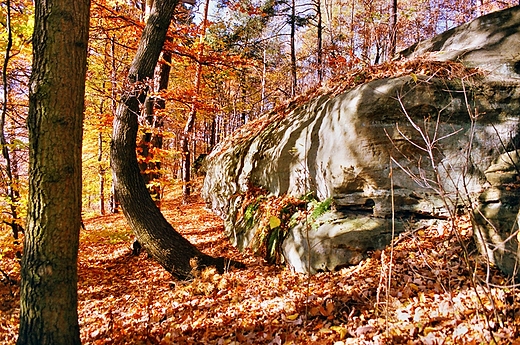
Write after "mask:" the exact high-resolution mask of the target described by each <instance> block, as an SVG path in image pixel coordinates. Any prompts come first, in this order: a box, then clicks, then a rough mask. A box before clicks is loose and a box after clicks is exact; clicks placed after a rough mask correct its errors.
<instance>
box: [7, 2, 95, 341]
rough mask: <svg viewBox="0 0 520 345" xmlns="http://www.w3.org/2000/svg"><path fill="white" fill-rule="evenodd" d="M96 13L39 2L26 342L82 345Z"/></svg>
mask: <svg viewBox="0 0 520 345" xmlns="http://www.w3.org/2000/svg"><path fill="white" fill-rule="evenodd" d="M89 9H90V1H89V0H76V1H68V0H37V1H35V26H34V34H33V40H32V42H33V67H32V75H31V82H30V90H29V116H28V119H27V124H28V128H29V145H30V154H29V175H30V184H29V210H28V220H27V232H26V235H25V239H24V254H23V259H22V271H21V276H22V283H21V290H20V299H21V307H20V331H19V337H18V342H17V343H18V344H19V345H22V344H23V345H28V344H35V345H36V344H38V345H42V344H48V345H61V344H63V345H73V344H80V338H79V326H78V314H77V255H78V245H79V231H80V226H81V141H82V121H83V109H84V100H83V99H84V93H85V74H86V57H87V42H88V28H89V12H90V10H89ZM64 136H66V137H67V140H64Z"/></svg>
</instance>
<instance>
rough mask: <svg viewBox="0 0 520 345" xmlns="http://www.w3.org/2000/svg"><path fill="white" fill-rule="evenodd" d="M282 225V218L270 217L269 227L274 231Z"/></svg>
mask: <svg viewBox="0 0 520 345" xmlns="http://www.w3.org/2000/svg"><path fill="white" fill-rule="evenodd" d="M281 224H282V221H281V220H280V218H278V217H276V216H271V217H269V227H270V228H271V230H272V229H275V228H278V227H279V226H280V225H281Z"/></svg>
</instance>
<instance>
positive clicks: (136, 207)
mask: <svg viewBox="0 0 520 345" xmlns="http://www.w3.org/2000/svg"><path fill="white" fill-rule="evenodd" d="M176 4H177V1H171V0H156V1H154V6H153V8H152V11H151V13H150V16H149V18H148V21H147V23H146V26H145V28H144V31H143V34H142V37H141V40H140V42H139V46H138V48H137V53H136V56H135V58H134V60H133V62H132V65H131V66H130V71H129V75H128V81H127V85H128V86H127V89H126V91H125V92H124V94H123V95H122V97H121V103H120V105H119V107H118V109H117V112H116V114H115V117H114V128H113V134H112V138H113V139H112V144H111V152H110V153H111V158H112V159H111V166H112V171H113V179H114V184H115V190H116V196H117V198H118V200H119V202H120V204H121V208H122V210H123V213H124V214H125V217H126V219H127V221H128V223H129V224H130V226H131V228H132V230H133V231H134V234H135V235H136V238H137V240H138V241H139V242H140V244H141V245H142V246H143V248H144V249H145V250H146V251H147V252H148V253H149V254H150V255H151V256H152V257H153V258H154V259H156V260H157V261H158V262H159V263H160V264H161V265H162V266H163V267H164V268H165V269H166V270H167V271H169V272H170V273H171V274H172V275H174V276H176V277H177V278H181V279H184V278H188V277H190V276H191V273H192V270H193V268H194V267H195V266H198V267H204V266H216V267H217V268H218V270H219V271H221V272H222V271H223V270H224V268H225V264H226V262H225V260H224V258H213V257H210V256H208V255H206V254H204V253H202V252H201V251H199V250H198V249H197V248H196V247H195V246H193V245H192V244H191V243H190V242H189V241H188V240H186V239H185V238H184V237H182V236H181V235H180V234H179V233H178V232H176V231H175V230H174V229H173V227H172V226H171V225H170V224H169V223H168V221H167V220H166V219H165V218H164V216H163V215H162V213H161V211H160V210H159V208H158V207H157V206H156V205H155V203H154V202H153V200H152V198H151V197H150V194H149V193H148V190H147V188H146V185H145V183H144V180H143V177H142V176H141V173H140V171H139V166H138V163H137V156H136V137H137V129H138V119H137V116H138V114H139V111H140V104H142V103H143V102H144V101H145V99H146V95H147V91H148V90H147V86H146V84H145V81H146V80H147V79H151V78H153V72H154V68H155V65H156V64H157V60H158V58H159V55H160V53H161V50H162V46H163V44H164V41H165V37H166V33H167V30H168V26H169V24H170V20H171V17H172V14H173V11H174V9H175V6H176Z"/></svg>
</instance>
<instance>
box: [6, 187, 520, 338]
mask: <svg viewBox="0 0 520 345" xmlns="http://www.w3.org/2000/svg"><path fill="white" fill-rule="evenodd" d="M204 206H205V205H204V202H203V201H202V200H201V199H200V196H199V195H194V196H192V203H191V204H190V205H183V204H182V202H181V195H180V192H179V191H176V192H175V193H171V194H170V196H169V199H168V200H166V201H164V202H163V213H164V214H165V216H166V217H167V218H168V219H169V220H170V221H171V223H172V225H173V226H174V228H175V229H176V230H177V231H179V232H180V233H181V234H183V235H184V236H185V237H186V238H188V239H189V240H190V241H191V242H192V243H194V244H195V245H197V246H198V247H199V248H200V249H201V250H203V251H205V252H206V253H208V254H210V255H214V256H227V257H229V258H232V259H234V260H239V261H242V262H244V263H245V264H246V265H247V268H246V269H243V270H232V271H229V272H226V273H224V274H218V273H217V272H216V271H215V270H213V269H207V270H204V271H201V272H197V273H196V274H195V278H194V279H193V280H192V281H178V280H175V279H173V278H172V277H171V276H170V274H169V273H167V272H166V271H165V270H164V269H162V268H161V267H160V266H159V265H158V264H157V263H155V262H154V261H153V260H152V259H151V258H149V257H148V256H147V254H146V253H142V254H141V255H140V256H138V257H135V256H132V255H131V249H130V247H129V245H130V242H131V240H132V238H133V236H132V234H131V232H130V230H129V228H128V226H127V224H126V221H125V220H124V218H123V216H122V215H121V214H115V215H107V216H100V217H94V218H91V219H87V220H85V226H86V230H84V231H82V234H81V244H80V252H79V260H78V265H79V282H78V293H79V307H78V313H79V323H80V329H81V339H82V343H83V344H96V345H98V344H160V345H167V344H218V345H226V344H227V345H236V344H280V345H281V344H287V345H289V344H309V343H312V344H333V345H345V344H520V327H519V325H520V304H519V295H518V290H517V289H516V287H515V286H514V285H512V286H507V284H510V282H508V281H507V279H506V278H505V277H504V276H503V275H501V274H500V273H499V272H498V271H497V270H496V269H494V268H493V267H488V265H486V263H485V262H482V261H481V259H480V257H479V256H478V255H476V252H475V250H474V247H475V245H474V244H473V242H472V234H471V224H470V222H469V221H468V220H467V219H465V218H464V217H460V218H458V219H457V220H456V222H455V225H456V226H455V228H454V230H451V228H446V225H445V224H444V225H442V224H440V225H438V226H432V227H430V228H424V229H421V230H419V231H415V232H408V233H404V234H402V235H401V236H400V237H399V238H396V239H395V240H394V243H393V248H392V247H389V248H387V249H385V250H382V251H380V250H379V251H374V252H373V253H371V254H370V255H369V257H368V258H367V259H365V260H363V261H362V262H361V263H359V264H358V265H356V266H351V267H346V268H342V269H341V270H339V271H337V272H322V273H318V274H316V275H314V276H310V277H309V276H306V275H304V274H298V273H294V272H292V271H291V270H290V269H289V268H286V267H282V266H275V265H269V264H267V263H266V262H265V261H264V260H263V259H261V258H259V257H255V256H253V255H252V254H251V253H248V252H246V253H240V252H239V251H238V250H237V249H236V248H234V247H232V246H231V245H230V243H229V242H228V241H227V240H226V238H225V236H224V233H223V230H224V229H223V222H222V220H221V219H220V218H219V217H217V216H215V215H213V214H212V213H210V212H209V211H208V210H206V209H205V207H204ZM455 232H456V233H455ZM456 235H457V236H456ZM460 239H462V241H461V240H460ZM8 242H9V241H8V240H7V239H6V238H2V252H1V258H2V259H1V261H0V269H2V273H0V274H1V275H2V276H1V277H0V294H1V302H0V344H14V343H15V341H16V334H17V328H18V322H19V307H18V299H19V291H18V290H19V279H20V278H19V263H18V261H17V259H16V255H15V254H16V250H17V248H15V246H13V245H12V244H9V243H8ZM11 242H12V241H11ZM461 243H462V244H461ZM4 244H5V245H4ZM18 249H19V248H18ZM392 251H393V252H392ZM389 273H391V276H390V277H389ZM7 277H9V279H7ZM13 282H14V283H13Z"/></svg>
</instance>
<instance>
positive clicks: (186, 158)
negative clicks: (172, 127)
mask: <svg viewBox="0 0 520 345" xmlns="http://www.w3.org/2000/svg"><path fill="white" fill-rule="evenodd" d="M209 1H210V0H206V2H205V5H204V17H203V19H202V34H201V36H200V47H199V51H198V53H197V70H196V72H195V83H194V84H195V96H194V97H193V103H192V104H191V109H190V113H189V115H188V119H187V120H186V125H185V126H184V131H183V132H182V140H181V147H182V148H181V150H182V182H183V188H182V200H183V202H184V203H185V204H187V203H189V200H188V197H189V196H190V194H191V185H190V184H191V151H190V137H191V134H192V132H193V127H194V126H195V119H196V118H197V101H198V100H197V98H198V97H199V96H200V84H201V80H202V57H203V55H204V43H205V39H206V27H207V24H208V11H209ZM193 156H194V159H195V152H193Z"/></svg>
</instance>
